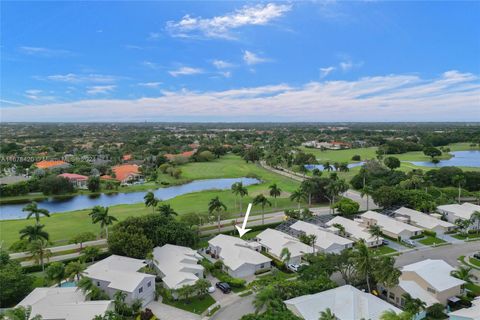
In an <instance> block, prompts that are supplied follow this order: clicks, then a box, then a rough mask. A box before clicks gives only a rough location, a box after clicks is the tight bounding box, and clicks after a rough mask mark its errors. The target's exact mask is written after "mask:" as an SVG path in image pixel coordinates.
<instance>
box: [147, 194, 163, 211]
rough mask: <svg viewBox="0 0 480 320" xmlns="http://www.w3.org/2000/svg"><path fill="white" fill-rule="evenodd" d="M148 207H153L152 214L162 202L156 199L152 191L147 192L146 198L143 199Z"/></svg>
mask: <svg viewBox="0 0 480 320" xmlns="http://www.w3.org/2000/svg"><path fill="white" fill-rule="evenodd" d="M143 200H144V202H145V206H146V207H152V213H154V212H155V207H156V206H157V205H158V203H159V202H160V200H158V198H156V197H155V194H154V193H153V192H151V191H149V192H147V194H146V195H145V197H143Z"/></svg>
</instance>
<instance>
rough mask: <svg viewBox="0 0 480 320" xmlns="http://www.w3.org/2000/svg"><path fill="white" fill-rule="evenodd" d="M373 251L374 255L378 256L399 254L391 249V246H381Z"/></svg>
mask: <svg viewBox="0 0 480 320" xmlns="http://www.w3.org/2000/svg"><path fill="white" fill-rule="evenodd" d="M372 250H373V254H375V255H377V256H381V255H384V254H389V253H394V252H397V250H395V249H393V248H390V247H389V246H381V247H377V248H373V249H372Z"/></svg>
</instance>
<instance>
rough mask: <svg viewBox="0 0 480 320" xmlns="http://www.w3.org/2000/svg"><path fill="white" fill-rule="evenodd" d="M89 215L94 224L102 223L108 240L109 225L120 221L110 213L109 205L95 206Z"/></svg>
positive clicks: (101, 225)
mask: <svg viewBox="0 0 480 320" xmlns="http://www.w3.org/2000/svg"><path fill="white" fill-rule="evenodd" d="M88 215H89V216H90V217H92V222H93V223H94V224H96V223H100V228H102V229H105V236H106V239H107V240H108V226H110V225H112V224H113V223H114V222H115V221H118V220H117V218H115V217H114V216H111V215H109V214H108V207H102V206H95V207H93V208H92V211H91V212H90V213H89V214H88Z"/></svg>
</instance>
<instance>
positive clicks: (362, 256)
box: [354, 241, 375, 292]
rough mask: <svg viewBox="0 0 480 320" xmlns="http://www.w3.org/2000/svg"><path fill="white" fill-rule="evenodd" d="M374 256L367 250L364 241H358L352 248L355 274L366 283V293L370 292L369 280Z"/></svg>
mask: <svg viewBox="0 0 480 320" xmlns="http://www.w3.org/2000/svg"><path fill="white" fill-rule="evenodd" d="M374 259H375V258H374V256H373V254H372V252H371V251H370V250H369V249H368V247H367V245H366V244H365V241H358V242H357V243H356V244H355V247H354V261H355V266H356V269H357V272H358V274H359V276H360V277H363V278H364V279H365V281H366V283H367V288H368V292H371V291H372V290H371V287H370V280H371V278H372V274H373V270H374Z"/></svg>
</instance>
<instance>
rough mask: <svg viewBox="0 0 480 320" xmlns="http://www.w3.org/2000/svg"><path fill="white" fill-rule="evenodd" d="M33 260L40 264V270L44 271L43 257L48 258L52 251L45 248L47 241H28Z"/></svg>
mask: <svg viewBox="0 0 480 320" xmlns="http://www.w3.org/2000/svg"><path fill="white" fill-rule="evenodd" d="M28 251H29V252H30V254H31V255H32V258H33V260H34V261H35V262H36V263H37V264H40V265H41V266H42V271H45V259H47V260H48V259H49V258H50V257H51V255H52V252H51V251H50V250H49V249H47V242H46V241H45V240H35V241H33V242H32V243H30V246H29V250H28Z"/></svg>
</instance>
